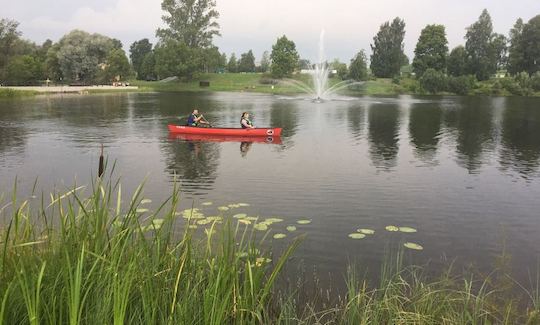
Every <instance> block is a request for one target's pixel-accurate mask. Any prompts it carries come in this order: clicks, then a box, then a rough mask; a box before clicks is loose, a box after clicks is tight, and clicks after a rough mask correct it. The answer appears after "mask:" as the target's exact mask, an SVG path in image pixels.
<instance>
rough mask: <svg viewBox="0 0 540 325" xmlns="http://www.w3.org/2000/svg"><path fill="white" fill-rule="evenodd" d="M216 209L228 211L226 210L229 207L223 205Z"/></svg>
mask: <svg viewBox="0 0 540 325" xmlns="http://www.w3.org/2000/svg"><path fill="white" fill-rule="evenodd" d="M217 209H218V210H219V211H228V210H229V207H225V206H223V207H218V208H217Z"/></svg>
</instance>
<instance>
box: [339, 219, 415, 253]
mask: <svg viewBox="0 0 540 325" xmlns="http://www.w3.org/2000/svg"><path fill="white" fill-rule="evenodd" d="M385 229H386V231H389V232H403V233H415V232H417V230H416V229H414V228H411V227H397V226H392V225H390V226H386V227H385ZM373 234H375V230H373V229H367V228H360V229H357V230H356V232H354V233H352V234H349V238H352V239H363V238H366V236H369V235H373ZM403 246H405V247H406V248H409V249H414V250H423V249H424V247H422V246H421V245H419V244H417V243H412V242H406V243H404V244H403Z"/></svg>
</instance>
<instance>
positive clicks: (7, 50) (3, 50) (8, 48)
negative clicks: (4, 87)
mask: <svg viewBox="0 0 540 325" xmlns="http://www.w3.org/2000/svg"><path fill="white" fill-rule="evenodd" d="M18 27H19V23H18V22H16V21H14V20H9V19H4V18H2V19H1V20H0V79H1V78H3V77H4V74H5V73H6V71H5V70H6V67H7V64H8V61H9V59H10V57H11V56H12V55H13V54H14V47H15V44H16V43H17V41H18V40H19V37H20V36H21V32H20V31H18V30H17V28H18Z"/></svg>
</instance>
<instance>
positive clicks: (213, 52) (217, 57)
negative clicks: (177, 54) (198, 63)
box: [195, 46, 224, 73]
mask: <svg viewBox="0 0 540 325" xmlns="http://www.w3.org/2000/svg"><path fill="white" fill-rule="evenodd" d="M195 52H200V53H202V54H201V58H202V64H203V68H202V70H203V71H204V72H206V73H209V72H216V71H217V70H218V69H219V68H222V67H224V66H223V65H221V60H222V57H221V53H219V49H218V48H217V47H216V46H211V47H209V48H205V49H198V50H196V51H195Z"/></svg>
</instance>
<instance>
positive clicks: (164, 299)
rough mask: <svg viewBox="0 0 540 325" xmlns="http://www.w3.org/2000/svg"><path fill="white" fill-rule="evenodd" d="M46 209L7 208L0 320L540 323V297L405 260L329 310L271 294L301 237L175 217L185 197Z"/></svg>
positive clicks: (352, 288)
mask: <svg viewBox="0 0 540 325" xmlns="http://www.w3.org/2000/svg"><path fill="white" fill-rule="evenodd" d="M85 190H86V192H88V193H87V194H86V196H85V195H84V191H85ZM41 202H42V203H41V206H42V208H41V209H38V210H34V208H31V207H30V202H28V201H22V202H20V201H18V200H17V197H16V195H14V196H13V199H12V200H11V202H10V203H8V204H6V205H4V204H1V205H0V209H2V210H3V213H4V214H6V213H7V211H8V210H11V211H12V212H10V216H9V218H8V219H9V222H8V223H7V224H4V225H3V226H1V227H0V245H1V246H0V256H1V260H0V324H65V323H69V324H216V325H217V324H538V322H539V321H540V305H539V303H540V300H539V299H538V298H539V296H538V291H537V290H536V291H533V292H532V293H531V294H530V295H524V296H522V297H521V296H520V297H519V298H518V297H516V296H514V295H513V294H511V293H510V292H513V289H515V287H516V286H517V285H516V284H515V283H514V282H512V281H510V282H509V281H505V280H504V279H507V278H498V277H496V276H494V275H491V276H490V277H489V278H486V279H483V280H475V279H474V278H473V277H453V276H451V275H450V272H448V273H445V274H444V275H443V276H441V277H440V278H436V279H433V278H427V277H425V276H423V275H422V274H423V270H422V268H417V267H412V268H403V267H402V262H401V256H400V255H399V254H398V255H397V256H396V257H394V258H392V259H391V260H389V262H388V263H386V264H385V266H384V267H383V269H382V272H381V281H380V283H379V284H375V285H372V284H369V283H368V282H367V281H366V280H364V279H363V277H362V276H360V275H359V274H358V273H355V272H354V271H353V270H351V271H350V272H349V274H348V277H347V279H348V280H347V287H348V291H347V292H346V294H345V296H344V297H343V298H342V299H338V300H328V301H327V302H326V303H325V304H324V305H325V306H326V307H323V308H321V307H317V306H320V305H321V304H320V303H318V302H320V301H321V300H324V299H325V297H324V295H321V296H310V297H309V298H308V299H307V300H305V299H304V300H302V301H299V300H298V297H299V296H300V295H299V292H298V291H295V290H296V289H297V288H292V289H293V290H291V291H290V292H289V293H283V291H281V290H276V287H275V286H276V283H277V281H279V280H280V277H281V274H280V273H281V271H282V270H283V268H284V267H285V265H286V264H287V263H288V261H289V258H290V257H291V256H292V255H293V254H294V251H295V249H296V248H297V246H298V245H301V239H285V240H289V244H288V246H286V248H285V249H283V250H282V251H281V252H277V251H274V252H272V251H265V249H268V247H271V246H269V245H267V244H265V243H267V242H269V241H271V240H272V239H270V236H268V234H267V233H266V232H267V229H266V228H269V229H270V228H271V224H272V222H271V221H272V220H269V219H267V220H266V221H265V222H264V224H265V226H264V227H262V226H260V225H261V224H263V222H260V221H257V220H256V219H255V218H250V217H247V216H246V215H238V214H237V215H235V216H234V217H230V215H231V214H232V213H230V212H229V211H228V209H226V208H227V207H220V208H218V209H217V211H218V212H217V213H216V215H213V216H205V215H203V212H202V211H203V210H202V209H201V210H199V209H188V210H185V211H182V212H180V213H177V212H176V211H177V204H178V193H175V194H174V195H172V197H171V198H169V199H168V200H167V201H166V202H164V203H163V204H162V205H160V206H159V208H157V209H156V211H154V212H150V211H148V209H147V208H145V206H146V204H148V200H145V199H143V198H142V195H141V190H140V189H139V190H137V191H136V193H135V194H134V195H133V196H131V198H128V197H126V196H125V194H123V193H122V191H121V186H120V185H119V184H116V183H115V184H112V183H107V184H102V183H101V182H100V181H98V182H97V183H96V184H94V185H93V186H91V188H88V189H84V188H78V189H74V190H73V191H70V192H68V193H64V194H59V193H57V194H54V195H51V197H50V198H47V197H43V198H42V199H41ZM123 202H125V203H123ZM234 206H237V205H232V206H231V207H234ZM273 222H279V221H278V220H273ZM254 224H258V226H254ZM179 229H185V230H179ZM265 234H266V235H265ZM494 274H495V273H494ZM335 278H336V279H339V278H340V277H339V276H336V277H335ZM501 279H502V280H501ZM302 281H303V280H302V279H298V281H297V280H294V279H293V281H292V283H297V282H302ZM536 289H538V288H536Z"/></svg>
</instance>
